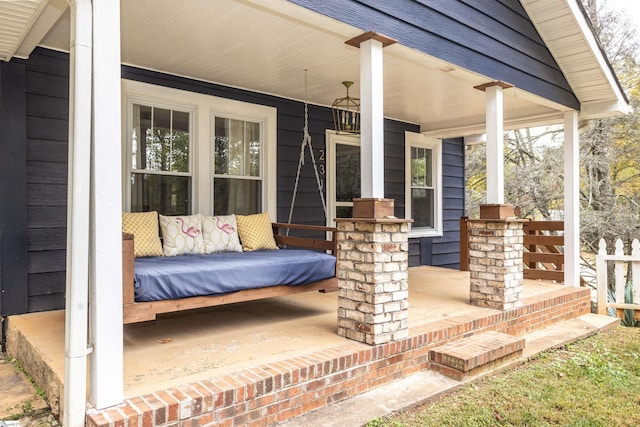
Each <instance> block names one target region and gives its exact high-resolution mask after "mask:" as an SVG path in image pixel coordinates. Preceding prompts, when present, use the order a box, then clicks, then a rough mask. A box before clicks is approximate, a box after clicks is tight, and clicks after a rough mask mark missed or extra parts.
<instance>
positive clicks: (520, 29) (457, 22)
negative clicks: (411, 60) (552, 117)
mask: <svg viewBox="0 0 640 427" xmlns="http://www.w3.org/2000/svg"><path fill="white" fill-rule="evenodd" d="M291 1H292V2H293V3H296V4H298V5H300V6H304V7H306V8H308V9H311V10H314V11H316V12H318V13H321V14H323V15H326V16H330V17H332V18H334V19H337V20H339V21H342V22H345V23H347V24H349V25H352V26H354V27H357V28H361V29H362V30H363V31H369V30H373V31H376V32H378V33H381V34H384V35H386V36H389V37H392V38H394V39H396V40H398V42H399V43H401V44H403V45H405V46H408V47H411V48H414V49H417V50H419V51H421V52H424V53H426V54H428V55H431V56H434V57H436V58H440V59H442V60H444V61H447V62H450V63H452V64H455V65H457V66H460V67H463V68H465V69H467V70H471V71H474V72H476V73H479V74H482V75H485V76H488V77H489V78H490V79H493V80H503V81H506V82H509V83H511V84H513V85H515V86H516V87H519V88H521V89H524V90H526V91H529V92H532V93H535V94H537V95H540V96H542V97H544V98H547V99H551V100H553V101H555V102H558V103H560V104H562V105H565V106H568V107H570V108H574V109H579V108H580V104H579V102H578V100H577V98H576V97H575V95H574V94H573V92H572V91H571V88H570V86H569V83H568V82H567V80H566V78H565V77H564V75H563V74H562V72H561V71H560V68H559V66H558V64H557V63H556V62H555V60H554V58H553V56H552V55H551V53H550V52H549V50H548V49H547V47H546V46H545V44H544V42H543V41H542V39H541V38H540V35H539V34H538V33H537V31H536V29H535V27H534V26H533V24H532V23H531V20H530V19H529V17H528V16H527V14H526V12H525V11H524V9H523V7H522V5H521V4H520V2H519V1H518V0H446V1H443V0H394V1H388V0H327V1H317V0H291Z"/></svg>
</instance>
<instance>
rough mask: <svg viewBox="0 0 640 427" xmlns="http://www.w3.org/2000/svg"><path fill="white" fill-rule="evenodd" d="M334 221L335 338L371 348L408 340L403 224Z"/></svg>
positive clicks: (406, 256)
mask: <svg viewBox="0 0 640 427" xmlns="http://www.w3.org/2000/svg"><path fill="white" fill-rule="evenodd" d="M410 222H411V220H403V219H395V218H393V219H391V218H389V219H387V218H382V219H361V218H344V219H336V223H337V227H338V234H337V240H338V260H337V262H338V334H339V335H340V336H343V337H347V338H350V339H352V340H355V341H360V342H363V343H366V344H370V345H376V344H382V343H386V342H390V341H395V340H398V339H401V338H405V337H407V336H408V326H407V325H408V308H409V302H408V296H409V291H408V289H409V283H408V273H407V267H408V260H409V252H408V249H409V243H408V237H407V231H408V223H410Z"/></svg>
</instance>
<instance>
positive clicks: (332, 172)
mask: <svg viewBox="0 0 640 427" xmlns="http://www.w3.org/2000/svg"><path fill="white" fill-rule="evenodd" d="M325 141H326V150H327V152H326V154H327V157H326V158H327V160H326V163H325V164H326V172H327V178H326V182H327V192H326V195H325V198H326V205H327V227H335V226H336V223H335V220H336V213H335V212H336V207H337V206H353V203H349V202H341V203H336V143H337V142H338V143H340V144H346V145H353V146H357V147H360V136H359V135H350V134H338V133H336V131H333V130H326V131H325ZM361 154H362V152H361ZM358 173H360V171H358Z"/></svg>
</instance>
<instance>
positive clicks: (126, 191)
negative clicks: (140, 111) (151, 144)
mask: <svg viewBox="0 0 640 427" xmlns="http://www.w3.org/2000/svg"><path fill="white" fill-rule="evenodd" d="M134 104H137V105H140V106H145V107H152V108H154V109H155V108H163V109H166V110H172V111H180V112H184V113H189V172H171V171H157V170H150V171H149V174H153V175H164V176H188V177H191V210H193V209H194V188H195V186H196V179H197V177H196V174H195V173H194V164H195V161H194V158H195V155H196V151H197V147H195V144H194V132H195V116H196V107H195V106H194V105H188V104H177V103H166V102H163V101H161V100H151V99H145V98H139V97H137V96H131V97H129V99H128V102H127V107H126V111H127V113H126V116H125V117H126V121H125V120H123V122H122V123H125V132H124V135H123V138H122V141H123V150H124V152H123V155H124V156H126V159H125V161H124V162H125V167H123V171H125V173H124V176H123V183H125V182H126V183H125V184H124V188H123V191H122V194H123V197H124V198H125V200H123V206H124V207H125V208H126V210H128V211H129V210H131V175H132V174H133V173H138V174H142V173H144V171H145V169H133V167H132V165H131V159H132V156H133V151H132V144H131V143H130V138H131V134H130V132H129V131H130V130H131V129H132V127H133V123H132V119H133V105H134ZM142 137H143V136H142V135H138V141H139V140H140V139H141V138H142ZM125 179H126V181H124V180H125Z"/></svg>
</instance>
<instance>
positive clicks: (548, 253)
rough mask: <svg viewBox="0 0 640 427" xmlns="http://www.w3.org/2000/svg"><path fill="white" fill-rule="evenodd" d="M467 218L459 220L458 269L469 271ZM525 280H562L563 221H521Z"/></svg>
mask: <svg viewBox="0 0 640 427" xmlns="http://www.w3.org/2000/svg"><path fill="white" fill-rule="evenodd" d="M467 221H468V218H467V217H462V218H461V219H460V270H462V271H468V270H469V230H468V225H467ZM523 231H524V236H523V240H522V242H523V245H524V253H523V259H522V262H523V264H524V271H523V277H524V278H525V279H542V280H555V281H556V282H563V281H564V250H563V247H564V235H563V233H562V232H563V231H564V221H528V222H525V223H524V224H523Z"/></svg>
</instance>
